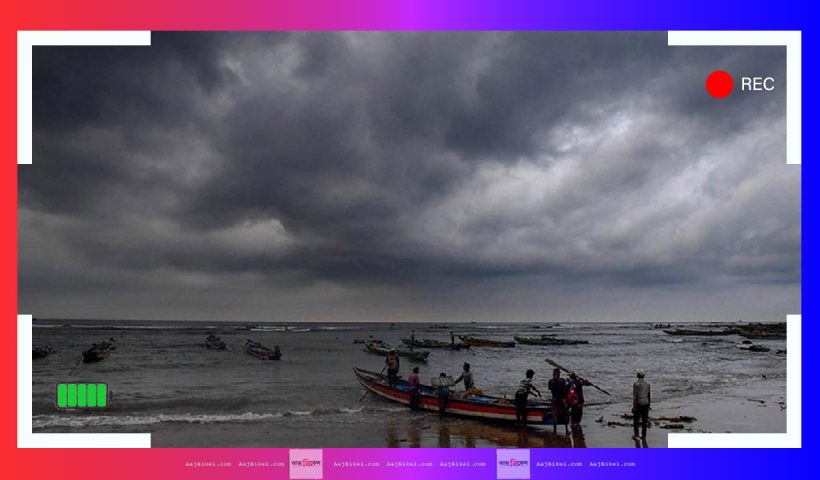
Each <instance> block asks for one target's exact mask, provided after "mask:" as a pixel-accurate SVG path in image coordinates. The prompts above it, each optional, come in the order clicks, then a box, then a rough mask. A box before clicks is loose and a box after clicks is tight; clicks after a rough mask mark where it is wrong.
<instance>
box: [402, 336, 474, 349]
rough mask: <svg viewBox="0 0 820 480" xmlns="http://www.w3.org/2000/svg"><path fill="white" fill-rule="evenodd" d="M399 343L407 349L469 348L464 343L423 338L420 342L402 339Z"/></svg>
mask: <svg viewBox="0 0 820 480" xmlns="http://www.w3.org/2000/svg"><path fill="white" fill-rule="evenodd" d="M401 342H402V343H403V344H405V345H407V346H408V347H412V348H444V349H449V350H460V349H462V348H470V346H469V345H467V344H466V343H450V342H441V341H438V340H431V339H429V338H425V339H422V340H413V339H410V338H402V339H401Z"/></svg>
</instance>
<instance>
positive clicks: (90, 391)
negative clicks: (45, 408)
mask: <svg viewBox="0 0 820 480" xmlns="http://www.w3.org/2000/svg"><path fill="white" fill-rule="evenodd" d="M107 406H108V384H107V383H58V384H57V408H105V407H107Z"/></svg>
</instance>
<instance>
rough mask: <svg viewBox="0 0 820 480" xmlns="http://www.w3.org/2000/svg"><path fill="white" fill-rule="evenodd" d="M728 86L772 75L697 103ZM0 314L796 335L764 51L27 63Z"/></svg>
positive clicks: (432, 36)
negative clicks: (27, 140) (725, 77)
mask: <svg viewBox="0 0 820 480" xmlns="http://www.w3.org/2000/svg"><path fill="white" fill-rule="evenodd" d="M715 69H724V70H727V71H729V72H730V73H731V74H733V75H734V76H735V78H736V81H739V80H738V77H739V76H741V75H761V76H772V77H774V78H775V82H776V89H775V91H773V92H765V93H741V92H738V91H735V93H734V94H733V95H731V96H730V97H728V98H726V99H722V100H717V99H714V98H712V97H710V96H709V95H708V94H707V92H706V91H705V89H704V80H705V78H706V76H707V75H708V74H709V73H710V72H711V71H713V70H715ZM33 78H34V84H33V91H34V105H33V107H34V157H33V161H34V164H33V165H31V166H21V167H20V168H19V242H20V253H19V261H20V263H19V286H20V293H19V300H20V306H19V311H20V312H21V313H31V314H33V315H35V316H37V317H91V318H134V319H209V320H219V319H222V320H245V321H263V320H279V321H286V320H292V321H297V320H313V321H335V320H345V321H351V320H372V321H375V320H379V321H413V320H418V321H433V322H440V321H457V320H459V321H470V320H476V321H550V322H552V321H559V322H560V321H564V322H566V321H584V320H596V321H599V320H615V321H629V320H636V321H676V320H691V321H695V320H710V321H711V320H732V321H735V320H739V319H743V320H777V319H783V318H784V316H785V315H786V314H787V313H800V248H801V243H800V232H801V225H800V170H799V167H797V166H787V165H786V158H785V126H786V122H785V49H783V48H778V47H765V48H751V47H733V48H716V47H700V48H693V47H668V46H666V33H637V34H621V33H594V34H590V33H430V32H423V33H250V34H249V33H243V34H226V33H205V34H200V33H155V34H153V36H152V46H151V47H35V48H34V77H33Z"/></svg>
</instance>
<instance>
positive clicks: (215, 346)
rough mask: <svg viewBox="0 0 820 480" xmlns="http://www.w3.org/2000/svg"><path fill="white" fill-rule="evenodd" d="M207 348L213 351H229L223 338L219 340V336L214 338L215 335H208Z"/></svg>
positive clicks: (206, 339)
mask: <svg viewBox="0 0 820 480" xmlns="http://www.w3.org/2000/svg"><path fill="white" fill-rule="evenodd" d="M205 346H206V347H208V348H209V349H211V350H227V349H228V346H227V345H225V342H223V341H222V339H221V338H219V337H217V336H214V335H208V337H207V338H205Z"/></svg>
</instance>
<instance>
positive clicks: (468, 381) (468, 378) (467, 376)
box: [453, 363, 475, 392]
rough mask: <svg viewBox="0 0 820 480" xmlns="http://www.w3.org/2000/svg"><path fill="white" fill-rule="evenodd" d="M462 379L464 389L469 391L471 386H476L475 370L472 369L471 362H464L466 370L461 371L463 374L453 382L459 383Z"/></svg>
mask: <svg viewBox="0 0 820 480" xmlns="http://www.w3.org/2000/svg"><path fill="white" fill-rule="evenodd" d="M462 380H463V381H464V391H465V392H467V391H469V390H470V389H471V388H473V387H474V386H475V382H474V381H473V372H471V371H470V364H469V363H465V364H464V371H463V372H461V375H460V376H459V377H458V378H457V379H456V381H455V382H453V385H455V384H456V383H458V382H460V381H462Z"/></svg>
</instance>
